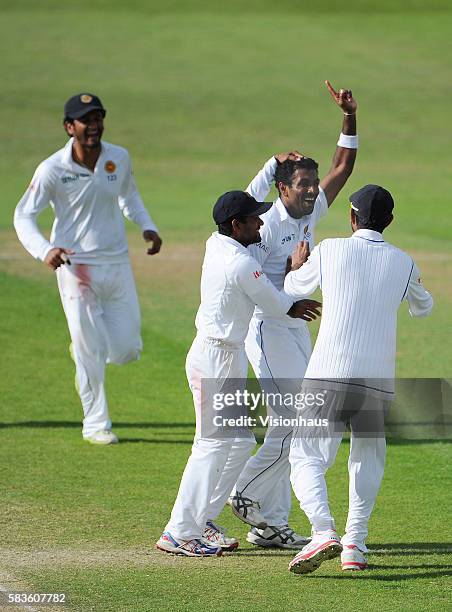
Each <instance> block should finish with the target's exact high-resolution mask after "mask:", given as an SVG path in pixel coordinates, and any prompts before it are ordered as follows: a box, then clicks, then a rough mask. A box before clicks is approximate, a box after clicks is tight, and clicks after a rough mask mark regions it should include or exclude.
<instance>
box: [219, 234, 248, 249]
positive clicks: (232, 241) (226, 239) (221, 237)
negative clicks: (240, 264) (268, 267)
mask: <svg viewBox="0 0 452 612" xmlns="http://www.w3.org/2000/svg"><path fill="white" fill-rule="evenodd" d="M212 236H213V237H214V238H217V239H218V240H220V241H221V242H226V243H228V244H230V245H232V246H234V247H235V248H236V249H239V250H241V251H244V252H245V253H248V249H247V247H245V246H243V244H241V243H240V242H238V241H237V240H235V239H234V238H231V236H225V235H224V234H220V233H219V232H213V234H212Z"/></svg>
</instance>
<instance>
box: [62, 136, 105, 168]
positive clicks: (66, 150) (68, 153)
mask: <svg viewBox="0 0 452 612" xmlns="http://www.w3.org/2000/svg"><path fill="white" fill-rule="evenodd" d="M73 142H74V139H73V138H69V140H68V142H67V143H66V144H65V145H64V147H63V157H62V160H61V161H62V164H63V166H65V167H66V168H69V170H71V169H72V168H73V167H74V165H75V161H74V160H73V158H72V143H73ZM101 147H102V148H101V151H100V155H99V159H100V158H101V157H102V155H103V154H104V152H105V145H104V143H103V142H101ZM99 159H98V160H97V163H99ZM96 166H97V164H96Z"/></svg>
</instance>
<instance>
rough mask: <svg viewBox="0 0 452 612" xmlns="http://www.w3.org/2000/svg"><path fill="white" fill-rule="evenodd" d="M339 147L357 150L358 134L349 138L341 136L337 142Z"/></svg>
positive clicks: (345, 135) (344, 135)
mask: <svg viewBox="0 0 452 612" xmlns="http://www.w3.org/2000/svg"><path fill="white" fill-rule="evenodd" d="M337 146H338V147H343V148H344V149H357V148H358V134H356V135H355V134H354V135H353V136H348V135H347V134H342V132H341V135H340V136H339V140H338V141H337Z"/></svg>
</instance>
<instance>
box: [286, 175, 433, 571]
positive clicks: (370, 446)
mask: <svg viewBox="0 0 452 612" xmlns="http://www.w3.org/2000/svg"><path fill="white" fill-rule="evenodd" d="M350 201H351V206H352V210H351V225H352V230H353V232H354V234H353V236H352V237H351V238H338V239H333V240H323V241H322V242H321V243H320V244H319V245H318V246H316V247H315V249H314V250H313V252H312V254H311V256H310V257H309V259H308V260H307V262H306V263H305V264H304V265H302V266H301V268H300V269H299V270H297V271H295V272H291V273H289V274H288V276H287V277H286V280H285V283H284V289H285V291H286V293H288V294H289V295H291V296H292V297H293V298H294V299H295V298H297V299H300V298H303V297H307V296H309V295H311V294H312V293H313V292H314V291H315V290H316V289H317V287H319V286H320V288H321V291H322V296H323V312H322V322H321V325H320V331H319V335H318V337H317V342H316V344H315V347H314V351H313V353H312V357H311V359H310V361H309V365H308V368H307V371H306V375H305V379H304V382H303V386H302V389H301V392H302V393H304V394H307V393H311V394H313V395H315V394H317V393H321V394H322V397H321V398H319V399H318V402H316V405H314V406H313V407H312V408H308V407H304V408H302V409H301V411H300V413H299V416H300V417H303V418H304V419H306V420H307V419H309V418H316V419H317V418H319V419H321V418H325V419H326V422H325V423H324V424H323V425H320V424H319V423H317V425H319V426H318V428H310V427H309V423H301V424H300V426H299V428H298V429H297V430H296V431H295V432H294V436H293V439H292V442H291V449H290V463H291V481H292V485H293V488H294V491H295V494H296V495H297V497H298V499H299V501H300V506H301V508H302V510H304V512H305V513H306V515H307V516H308V518H309V520H310V522H311V524H312V530H313V538H312V541H311V543H310V544H308V545H306V546H305V547H304V548H303V549H302V550H301V552H299V553H298V554H297V555H296V556H295V558H294V559H293V560H292V561H291V563H290V565H289V569H290V570H291V571H293V572H295V573H302V574H303V573H309V572H312V571H313V570H315V569H316V568H317V567H318V566H319V565H320V563H321V562H322V561H324V560H326V559H330V558H333V557H335V556H337V555H339V554H340V553H341V552H342V554H341V561H342V569H344V570H354V569H365V568H366V567H367V561H366V557H365V553H366V552H367V548H366V537H367V533H368V522H369V518H370V514H371V512H372V508H373V505H374V502H375V499H376V496H377V493H378V489H379V487H380V483H381V479H382V477H383V470H384V462H385V451H386V444H385V437H384V415H385V412H386V411H387V409H388V407H389V402H390V400H391V399H392V397H393V389H394V375H395V353H396V332H397V310H398V308H399V306H400V304H401V303H402V302H403V301H404V300H405V299H406V300H408V304H409V307H410V313H411V315H412V316H415V317H422V316H426V315H428V314H430V312H431V310H432V307H433V300H432V297H431V295H430V294H429V293H428V292H427V291H426V290H425V289H424V287H423V286H422V284H421V281H420V278H419V270H418V269H417V267H416V265H415V263H414V262H413V260H412V259H411V257H410V256H409V255H408V254H406V253H404V252H403V251H400V250H399V249H397V248H396V247H394V246H392V245H391V244H388V243H387V242H385V241H384V240H383V237H382V232H383V230H384V229H385V228H386V227H387V226H388V225H389V224H390V223H391V221H392V218H393V216H392V210H393V206H394V202H393V199H392V196H391V194H390V193H389V192H388V191H386V190H385V189H383V188H382V187H379V186H377V185H366V186H365V187H363V188H362V189H360V190H359V191H357V192H356V193H354V194H353V195H352V196H350ZM300 263H301V262H300ZM347 423H348V424H350V427H351V443H350V457H349V463H348V469H349V476H350V483H349V512H348V518H347V525H346V528H345V535H344V537H343V538H342V541H340V540H339V537H338V536H337V533H336V529H335V524H334V520H333V518H332V516H331V512H330V509H329V506H328V498H327V490H326V483H325V477H324V474H325V472H326V470H327V469H328V468H329V467H330V466H331V465H332V464H333V463H334V460H335V457H336V453H337V450H338V448H339V445H340V442H341V438H342V433H343V431H344V429H345V424H347Z"/></svg>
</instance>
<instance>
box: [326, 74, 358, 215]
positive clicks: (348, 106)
mask: <svg viewBox="0 0 452 612" xmlns="http://www.w3.org/2000/svg"><path fill="white" fill-rule="evenodd" d="M325 83H326V86H327V88H328V91H329V92H330V95H331V97H332V98H333V100H334V101H335V103H336V104H337V105H338V106H339V108H340V109H341V110H342V112H343V113H344V119H343V124H342V134H345V135H347V136H356V110H357V108H358V105H357V103H356V100H355V99H354V98H353V95H352V92H351V91H350V90H349V89H340V90H339V91H338V92H336V91H335V90H334V89H333V87H332V85H331V83H330V82H329V81H325ZM356 152H357V149H356V148H348V147H345V146H339V145H338V146H337V148H336V151H335V154H334V157H333V162H332V164H331V168H330V171H329V172H328V174H327V175H326V176H325V178H324V179H322V181H321V182H320V186H321V187H322V189H323V191H324V192H325V195H326V199H327V202H328V206H331V204H332V203H333V202H334V200H335V198H336V196H337V194H338V193H339V192H340V190H341V189H342V187H343V186H344V185H345V183H346V182H347V179H348V177H349V176H350V175H351V173H352V172H353V167H354V165H355V159H356Z"/></svg>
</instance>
